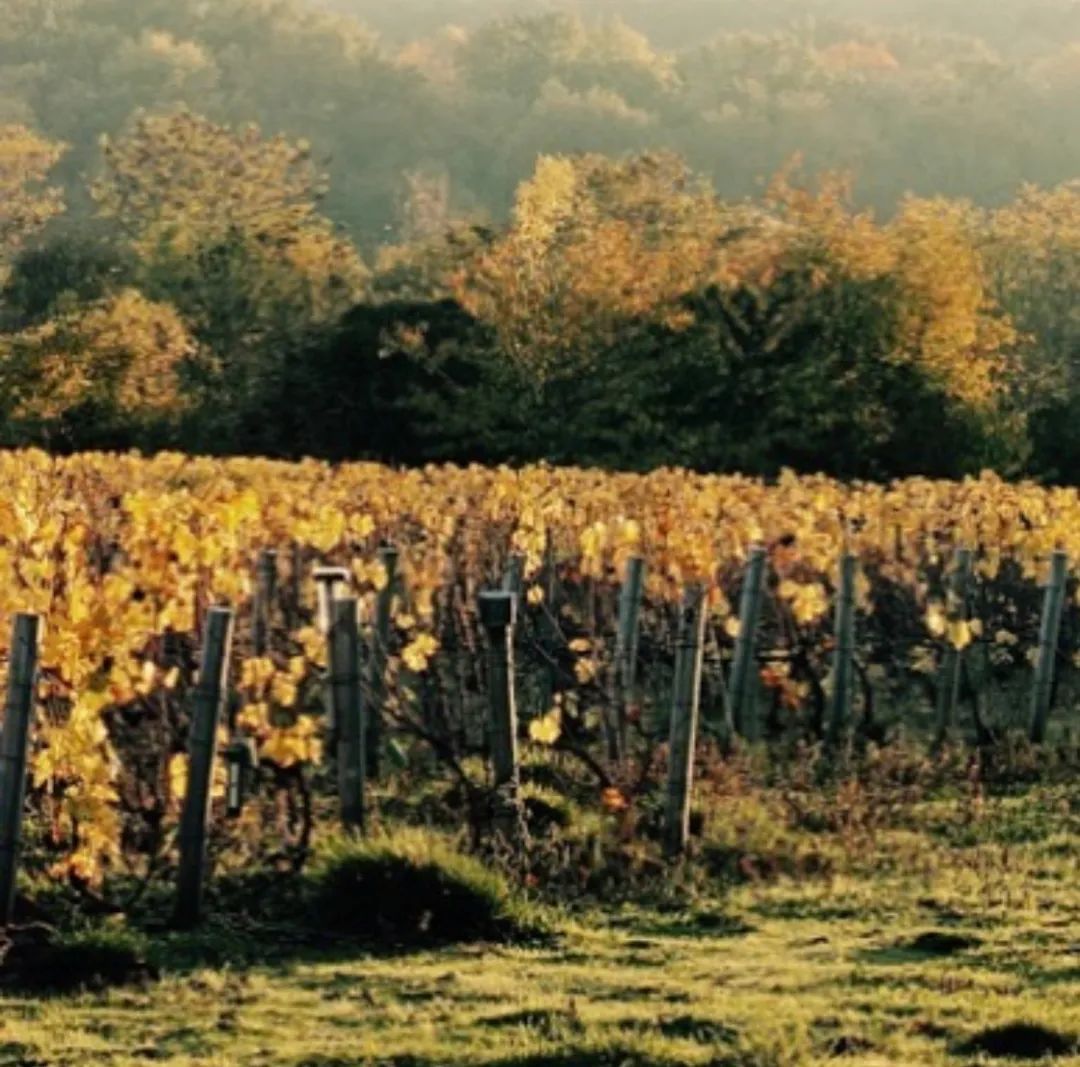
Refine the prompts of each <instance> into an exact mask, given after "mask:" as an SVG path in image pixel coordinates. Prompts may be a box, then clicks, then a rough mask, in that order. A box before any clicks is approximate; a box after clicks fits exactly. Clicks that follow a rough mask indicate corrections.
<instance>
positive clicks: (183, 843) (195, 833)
mask: <svg viewBox="0 0 1080 1067" xmlns="http://www.w3.org/2000/svg"><path fill="white" fill-rule="evenodd" d="M232 632H233V613H232V611H231V610H230V609H229V608H220V607H218V608H211V609H210V613H209V615H208V616H207V619H206V628H205V630H204V633H203V653H202V662H201V663H200V665H199V684H198V685H197V686H196V687H195V696H194V702H193V707H192V715H191V732H190V735H189V737H188V781H187V793H186V795H185V797H184V810H183V814H182V815H181V818H180V875H179V879H178V882H177V897H176V923H177V925H178V926H181V927H190V926H194V925H195V924H196V923H197V922H198V921H199V918H200V916H201V913H202V894H203V873H204V867H205V866H206V828H207V823H208V821H209V818H210V790H211V786H212V785H213V778H214V756H215V754H216V752H217V731H218V724H219V723H220V722H221V715H222V710H223V708H224V705H225V697H226V684H227V679H228V674H229V654H230V651H231V649H232Z"/></svg>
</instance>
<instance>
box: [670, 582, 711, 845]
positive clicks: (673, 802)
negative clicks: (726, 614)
mask: <svg viewBox="0 0 1080 1067" xmlns="http://www.w3.org/2000/svg"><path fill="white" fill-rule="evenodd" d="M704 648H705V589H704V587H703V586H701V585H700V584H692V585H689V586H687V588H686V591H685V593H684V595H683V602H682V608H681V610H680V612H679V634H678V643H677V646H676V650H675V679H674V692H673V695H672V706H671V734H670V744H669V746H668V761H669V767H668V789H667V810H666V816H665V821H664V837H665V842H664V843H665V848H666V851H667V854H668V856H669V857H675V856H679V855H682V853H683V852H685V851H686V845H687V841H688V840H689V837H690V799H691V795H692V792H693V786H694V752H695V749H696V747H697V728H698V714H699V710H700V699H701V668H702V657H703V654H704Z"/></svg>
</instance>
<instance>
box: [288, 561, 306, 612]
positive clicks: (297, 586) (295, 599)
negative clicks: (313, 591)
mask: <svg viewBox="0 0 1080 1067" xmlns="http://www.w3.org/2000/svg"><path fill="white" fill-rule="evenodd" d="M303 588H304V549H303V546H302V545H301V544H300V542H299V541H293V543H292V544H291V545H290V546H289V584H288V622H289V629H290V630H295V629H296V627H297V626H299V625H300V609H301V608H302V607H303V600H304V595H303Z"/></svg>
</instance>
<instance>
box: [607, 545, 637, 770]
mask: <svg viewBox="0 0 1080 1067" xmlns="http://www.w3.org/2000/svg"><path fill="white" fill-rule="evenodd" d="M644 588H645V561H644V560H643V559H642V558H641V557H640V556H632V557H631V558H630V559H629V560H627V561H626V575H625V576H624V577H623V583H622V586H621V587H620V589H619V629H618V633H617V635H616V637H615V662H614V671H613V674H612V681H613V685H612V689H613V692H612V696H613V703H614V706H615V716H616V720H615V733H616V743H617V745H618V750H617V753H616V758H617V759H618V760H619V761H620V762H621V761H623V760H625V759H626V756H627V753H628V752H629V750H630V737H629V732H630V720H629V715H628V711H629V708H628V705H629V703H630V702H631V701H632V700H633V698H634V688H635V685H636V683H637V654H638V638H639V636H640V632H641V627H640V620H641V599H642V594H643V590H644Z"/></svg>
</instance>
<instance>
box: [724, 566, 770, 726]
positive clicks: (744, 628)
mask: <svg viewBox="0 0 1080 1067" xmlns="http://www.w3.org/2000/svg"><path fill="white" fill-rule="evenodd" d="M768 558H769V557H768V552H767V551H766V549H765V548H764V547H763V546H762V545H755V546H754V547H753V548H751V550H750V559H749V561H748V562H747V564H746V572H745V574H744V576H743V587H742V598H741V600H740V603H739V636H738V637H737V638H736V639H735V655H734V658H733V659H732V662H731V677H730V678H729V679H728V708H729V709H730V714H731V723H730V724H728V725H729V726H730V727H733V728H734V731H735V733H737V734H739V736H741V737H750V736H751V735H752V734H754V733H755V732H756V729H757V722H756V718H757V716H756V708H755V707H754V683H755V680H756V678H755V673H754V652H755V651H756V639H757V626H758V617H759V616H760V615H761V601H762V595H763V593H764V590H765V564H766V562H767V561H768Z"/></svg>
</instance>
